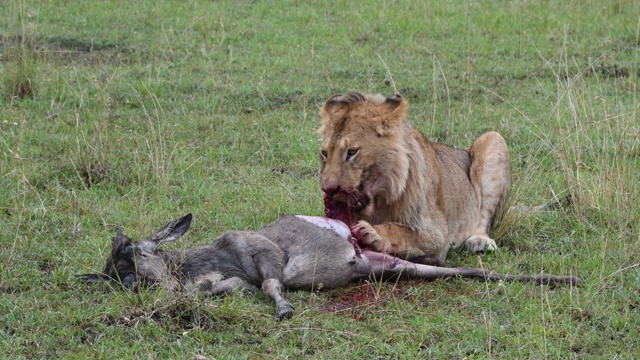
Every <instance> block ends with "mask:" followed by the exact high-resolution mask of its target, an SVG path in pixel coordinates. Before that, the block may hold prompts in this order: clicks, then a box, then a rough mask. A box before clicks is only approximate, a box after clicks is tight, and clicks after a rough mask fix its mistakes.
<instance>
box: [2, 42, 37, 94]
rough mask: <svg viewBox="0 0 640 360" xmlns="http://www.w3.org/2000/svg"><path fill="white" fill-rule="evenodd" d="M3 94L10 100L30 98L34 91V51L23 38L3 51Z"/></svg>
mask: <svg viewBox="0 0 640 360" xmlns="http://www.w3.org/2000/svg"><path fill="white" fill-rule="evenodd" d="M5 61H6V63H7V66H6V67H5V69H6V70H5V72H4V73H5V96H6V97H7V98H8V99H9V100H10V101H11V100H13V99H15V98H18V99H24V98H32V97H33V96H34V95H35V92H36V61H35V51H34V49H33V47H32V46H30V45H29V44H28V41H26V40H25V39H24V38H21V39H19V40H17V41H16V44H15V45H14V46H13V47H12V48H10V49H9V51H7V52H6V53H5Z"/></svg>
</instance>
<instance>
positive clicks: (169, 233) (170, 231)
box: [146, 214, 193, 248]
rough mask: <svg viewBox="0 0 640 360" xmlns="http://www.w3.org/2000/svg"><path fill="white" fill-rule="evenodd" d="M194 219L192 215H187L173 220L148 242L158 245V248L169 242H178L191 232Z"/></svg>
mask: <svg viewBox="0 0 640 360" xmlns="http://www.w3.org/2000/svg"><path fill="white" fill-rule="evenodd" d="M192 218H193V216H192V215H191V214H187V215H185V216H183V217H181V218H179V219H176V220H173V221H171V222H170V223H168V224H167V225H165V226H164V227H163V228H162V229H160V230H158V231H156V232H155V233H154V234H153V235H151V236H150V237H149V238H148V239H146V240H150V241H153V242H154V243H156V248H158V247H159V246H160V245H163V244H166V243H168V242H172V241H176V240H178V239H180V238H181V237H182V235H184V234H185V233H186V232H187V230H189V226H190V225H191V219H192Z"/></svg>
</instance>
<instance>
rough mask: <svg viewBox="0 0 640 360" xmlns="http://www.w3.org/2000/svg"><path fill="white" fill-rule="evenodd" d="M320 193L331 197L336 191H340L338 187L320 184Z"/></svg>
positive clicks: (330, 184) (331, 184) (332, 184)
mask: <svg viewBox="0 0 640 360" xmlns="http://www.w3.org/2000/svg"><path fill="white" fill-rule="evenodd" d="M321 187H322V191H323V192H324V193H325V194H327V196H329V197H332V196H333V195H335V194H336V193H337V192H338V191H340V186H339V185H337V184H334V183H329V184H326V183H323V184H322V186H321Z"/></svg>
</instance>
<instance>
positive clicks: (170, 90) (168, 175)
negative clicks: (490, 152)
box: [0, 0, 640, 359]
mask: <svg viewBox="0 0 640 360" xmlns="http://www.w3.org/2000/svg"><path fill="white" fill-rule="evenodd" d="M639 31H640V5H639V4H638V2H637V1H632V0H629V1H624V0H619V1H544V2H535V1H533V2H528V1H509V2H504V1H487V2H481V3H479V2H475V1H426V2H422V1H381V2H373V1H369V2H352V1H334V2H328V1H322V2H297V1H281V2H276V1H273V2H265V1H188V2H168V1H147V0H144V1H123V2H96V1H87V2H76V1H20V0H7V1H3V2H0V36H1V39H2V43H0V52H2V58H1V62H0V69H1V80H2V83H1V88H2V93H1V94H0V95H1V96H0V149H1V153H0V242H1V247H0V273H1V274H2V275H1V276H0V292H1V295H0V316H1V319H2V321H1V322H0V354H1V355H0V357H7V358H27V359H33V358H88V357H92V358H150V359H155V358H158V359H159V358H197V359H201V358H214V357H215V358H303V357H310V358H327V359H330V358H349V359H360V358H363V359H376V358H377V359H387V358H435V359H442V358H451V359H454V358H504V359H515V358H536V359H540V358H580V359H582V358H603V359H612V358H626V359H631V358H637V357H639V356H640V350H638V349H640V333H639V330H638V329H639V325H640V324H639V323H640V314H639V312H640V310H639V308H640V271H639V269H638V262H639V261H640V235H639V230H638V222H639V219H640V210H639V207H638V203H639V200H640V199H639V193H640V191H639V190H640V189H639V188H640V186H639V185H638V183H639V179H640V173H639V172H640V121H639V120H638V110H639V109H638V107H639V105H640V101H639V98H640V96H639V94H638V89H637V87H638V85H639V82H638V77H639V75H640V73H639V72H640V70H639V56H640V36H639ZM394 84H395V86H396V87H397V89H398V90H399V91H400V92H401V93H402V94H403V95H404V96H405V97H406V98H408V99H409V101H410V103H411V108H410V120H411V122H412V123H413V124H414V125H415V126H416V127H417V128H419V129H420V130H422V131H423V132H424V133H425V134H426V135H427V136H428V137H429V138H431V139H432V140H437V141H442V142H446V143H449V144H451V145H455V146H459V147H466V146H468V145H470V144H471V142H472V140H473V138H474V137H476V136H478V135H479V134H481V133H482V132H484V131H486V130H497V131H499V132H501V133H502V134H503V135H504V137H505V138H506V139H507V142H508V143H509V146H510V150H511V155H512V165H513V170H514V171H513V181H514V188H513V191H512V197H511V201H512V204H520V205H534V204H542V203H546V202H549V201H553V200H554V199H555V198H562V197H564V196H565V195H567V194H571V195H572V197H573V200H574V201H573V206H572V207H571V208H566V209H564V210H558V211H553V212H544V213H541V212H537V213H529V212H518V213H511V215H510V216H507V217H505V218H504V219H502V221H501V223H499V224H497V226H496V228H495V235H496V237H497V238H498V244H499V245H500V249H499V251H497V252H496V253H493V254H484V255H481V256H477V255H470V254H465V253H464V252H452V253H451V254H450V256H449V258H448V264H449V265H453V266H473V267H477V266H484V267H486V268H489V269H493V270H497V271H501V272H507V273H540V272H548V273H557V274H573V275H577V276H580V277H581V278H582V285H581V286H580V287H576V288H571V287H567V288H558V289H551V288H549V287H545V286H535V285H531V284H519V283H488V284H484V283H480V282H474V281H465V280H460V279H456V280H449V281H435V282H431V283H425V282H417V281H408V282H400V283H397V284H396V283H384V284H380V283H363V284H356V285H353V286H350V287H347V288H344V289H340V290H335V291H329V292H318V293H306V292H293V293H288V294H287V296H288V298H289V300H290V301H291V302H292V303H293V304H294V306H295V307H296V314H295V316H294V317H293V318H292V319H291V320H288V321H284V322H280V323H276V322H275V321H274V316H273V308H272V304H271V302H270V301H269V300H268V299H267V298H266V297H265V296H264V295H262V294H261V293H256V294H251V293H239V294H235V295H232V296H229V297H225V298H206V297H194V296H185V297H181V296H176V295H175V294H171V293H168V292H165V291H162V290H149V291H143V292H140V293H130V292H120V291H112V289H111V288H109V287H108V286H93V287H87V286H83V285H82V284H80V283H79V282H78V281H77V280H76V279H74V276H75V275H76V274H79V273H86V272H96V271H101V270H102V268H103V264H104V261H105V259H106V257H107V255H108V252H109V250H110V238H111V236H112V234H113V233H114V226H115V225H122V226H123V227H124V229H125V232H126V233H128V234H130V235H134V236H137V237H141V236H146V235H148V234H149V233H150V232H151V231H152V230H155V229H156V228H159V227H160V226H162V225H164V224H165V223H166V222H167V221H169V220H170V219H173V218H175V217H178V216H180V215H183V214H185V213H187V212H192V213H194V215H195V223H194V224H193V225H192V229H191V231H190V233H189V234H188V235H187V236H186V237H185V238H184V239H183V240H182V242H181V243H180V244H176V245H174V246H176V247H183V248H186V247H188V246H192V245H195V244H206V243H207V242H209V241H210V240H211V239H213V238H214V237H216V236H217V235H219V234H220V233H222V232H223V231H225V230H229V229H256V228H259V227H260V226H262V225H264V224H266V223H268V222H270V221H272V220H274V219H275V218H277V217H278V216H279V215H282V214H308V215H321V214H322V210H323V204H322V198H321V194H320V190H319V184H318V168H319V164H318V155H317V152H318V146H319V143H318V136H317V134H316V133H315V130H316V128H317V127H318V121H319V119H318V115H317V112H318V109H319V106H320V105H321V104H322V102H323V100H324V99H326V98H327V97H328V96H330V95H332V94H334V93H337V92H343V91H347V90H350V89H360V90H363V91H371V92H382V93H385V94H388V95H391V94H392V93H393V86H394Z"/></svg>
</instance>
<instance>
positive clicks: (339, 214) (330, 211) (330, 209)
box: [324, 194, 353, 226]
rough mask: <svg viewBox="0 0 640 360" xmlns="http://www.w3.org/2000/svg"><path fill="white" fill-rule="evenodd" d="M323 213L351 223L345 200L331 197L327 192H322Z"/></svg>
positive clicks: (331, 217) (351, 219)
mask: <svg viewBox="0 0 640 360" xmlns="http://www.w3.org/2000/svg"><path fill="white" fill-rule="evenodd" d="M324 215H325V216H326V217H328V218H329V219H334V220H340V221H342V222H343V223H345V224H347V225H349V226H351V225H353V218H352V217H351V210H350V209H349V205H348V204H347V203H346V202H340V201H336V200H334V199H331V198H330V197H329V196H328V195H327V194H324Z"/></svg>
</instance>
